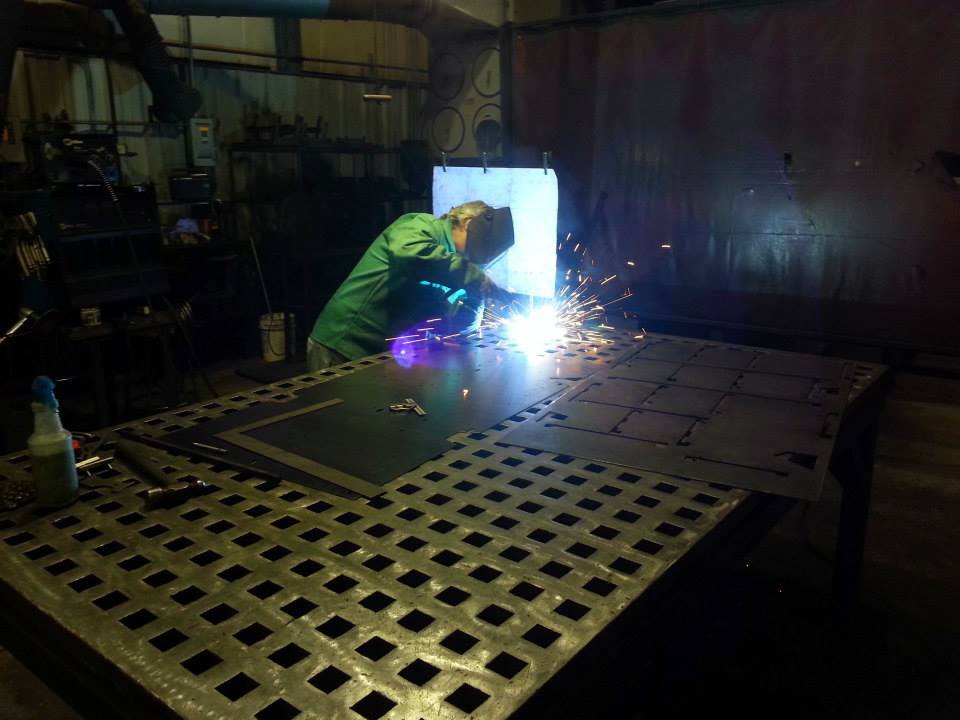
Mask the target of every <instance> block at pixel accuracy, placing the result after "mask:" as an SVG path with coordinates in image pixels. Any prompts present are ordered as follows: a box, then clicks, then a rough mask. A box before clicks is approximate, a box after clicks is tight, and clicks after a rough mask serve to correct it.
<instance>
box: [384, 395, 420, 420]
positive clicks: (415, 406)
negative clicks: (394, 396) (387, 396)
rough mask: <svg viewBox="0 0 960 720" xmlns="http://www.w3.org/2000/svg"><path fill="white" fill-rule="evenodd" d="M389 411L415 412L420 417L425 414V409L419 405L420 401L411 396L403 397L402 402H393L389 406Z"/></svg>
mask: <svg viewBox="0 0 960 720" xmlns="http://www.w3.org/2000/svg"><path fill="white" fill-rule="evenodd" d="M390 411H391V412H396V413H401V412H415V413H416V414H417V415H419V416H420V417H423V416H424V415H426V414H427V411H426V410H424V409H423V408H422V407H420V403H418V402H417V401H416V400H414V399H413V398H405V399H404V401H403V402H400V403H394V404H393V405H391V406H390Z"/></svg>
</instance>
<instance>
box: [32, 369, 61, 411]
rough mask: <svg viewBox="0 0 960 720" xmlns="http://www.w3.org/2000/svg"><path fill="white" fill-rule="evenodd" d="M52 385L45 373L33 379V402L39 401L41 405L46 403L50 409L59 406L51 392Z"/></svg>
mask: <svg viewBox="0 0 960 720" xmlns="http://www.w3.org/2000/svg"><path fill="white" fill-rule="evenodd" d="M54 387H56V386H55V385H54V382H53V380H51V379H50V378H48V377H47V376H46V375H40V376H38V377H36V378H34V380H33V385H32V386H31V389H32V390H33V399H34V401H35V402H38V403H40V404H41V405H46V406H47V407H48V408H50V409H51V410H56V409H57V408H58V407H60V404H59V403H58V402H57V398H56V397H55V396H54V394H53V388H54Z"/></svg>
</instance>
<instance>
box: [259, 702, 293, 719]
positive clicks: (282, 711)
mask: <svg viewBox="0 0 960 720" xmlns="http://www.w3.org/2000/svg"><path fill="white" fill-rule="evenodd" d="M299 714H300V708H298V707H297V706H295V705H291V704H290V703H288V702H287V701H286V700H284V699H283V698H279V699H277V700H274V701H273V702H272V703H270V704H269V705H267V706H266V707H265V708H263V709H261V710H260V711H259V712H257V713H256V714H255V715H254V717H255V718H256V719H257V720H293V718H295V717H297V715H299Z"/></svg>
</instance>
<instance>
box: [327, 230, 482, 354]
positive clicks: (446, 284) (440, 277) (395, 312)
mask: <svg viewBox="0 0 960 720" xmlns="http://www.w3.org/2000/svg"><path fill="white" fill-rule="evenodd" d="M450 231H451V226H450V221H449V220H439V219H437V218H435V217H434V216H433V215H429V214H427V213H410V214H408V215H403V216H401V217H400V218H398V219H397V220H396V221H395V222H394V223H393V224H391V225H390V226H389V227H388V228H387V229H386V230H384V231H383V232H382V233H380V235H379V236H378V237H377V239H376V240H374V241H373V243H372V244H371V245H370V247H369V248H367V251H366V252H365V253H364V254H363V257H362V258H360V261H359V262H358V263H357V265H356V267H355V268H354V269H353V271H352V272H351V273H350V275H349V276H348V277H347V279H346V280H344V281H343V284H342V285H340V288H339V289H338V290H337V292H336V293H334V295H333V297H332V298H330V301H329V302H328V303H327V305H326V307H324V309H323V311H322V312H321V313H320V316H319V317H318V318H317V321H316V323H314V326H313V332H312V333H310V338H311V339H312V340H314V341H315V342H318V343H321V344H322V345H326V346H327V347H328V348H330V349H332V350H336V351H337V352H338V353H340V354H341V355H343V356H345V357H346V358H348V359H350V360H356V359H357V358H361V357H364V356H366V355H372V354H374V353H378V352H383V350H384V349H385V348H386V347H387V344H388V343H387V342H386V338H388V337H397V336H400V335H405V334H409V332H410V331H411V329H413V330H415V329H416V328H417V327H422V323H423V322H424V321H425V320H428V319H432V318H434V317H439V316H443V315H447V314H449V308H450V305H449V303H448V302H447V299H446V296H447V294H448V292H447V291H448V290H453V291H457V290H461V289H462V290H464V291H465V293H466V295H467V297H470V298H475V299H476V300H477V301H478V304H479V300H480V296H481V294H482V290H483V289H484V287H485V286H486V285H487V284H488V283H489V282H490V281H489V279H488V278H487V275H486V273H484V272H483V270H482V269H481V268H480V267H479V266H477V265H474V264H472V263H471V262H469V261H468V260H467V259H466V258H465V257H464V256H463V255H460V254H458V253H457V252H456V248H455V247H454V244H453V238H452V236H451V232H450ZM441 286H442V287H441ZM461 295H463V293H461Z"/></svg>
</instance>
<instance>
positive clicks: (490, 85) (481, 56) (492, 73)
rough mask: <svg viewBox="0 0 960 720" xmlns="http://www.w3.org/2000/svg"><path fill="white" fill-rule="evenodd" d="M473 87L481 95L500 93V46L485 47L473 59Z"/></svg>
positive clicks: (488, 95) (490, 95) (491, 95)
mask: <svg viewBox="0 0 960 720" xmlns="http://www.w3.org/2000/svg"><path fill="white" fill-rule="evenodd" d="M470 74H471V76H472V80H473V89H474V90H476V91H477V92H478V93H479V94H480V95H482V96H483V97H493V96H494V95H499V94H500V48H496V47H487V48H484V49H483V50H481V51H480V52H479V53H477V56H476V57H475V58H474V59H473V68H472V71H471V73H470Z"/></svg>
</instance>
